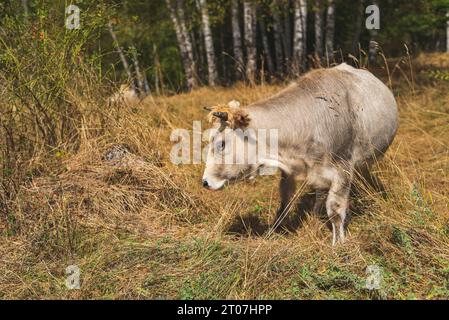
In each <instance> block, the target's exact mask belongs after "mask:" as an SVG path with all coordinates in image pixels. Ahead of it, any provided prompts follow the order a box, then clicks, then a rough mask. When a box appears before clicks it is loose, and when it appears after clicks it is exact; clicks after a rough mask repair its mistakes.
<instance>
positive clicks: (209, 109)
mask: <svg viewBox="0 0 449 320" xmlns="http://www.w3.org/2000/svg"><path fill="white" fill-rule="evenodd" d="M203 109H204V110H207V111H212V107H204V108H203Z"/></svg>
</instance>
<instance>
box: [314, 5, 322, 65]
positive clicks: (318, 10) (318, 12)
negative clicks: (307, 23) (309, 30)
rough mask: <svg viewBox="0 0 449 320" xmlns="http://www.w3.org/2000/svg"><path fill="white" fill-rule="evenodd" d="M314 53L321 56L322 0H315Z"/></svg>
mask: <svg viewBox="0 0 449 320" xmlns="http://www.w3.org/2000/svg"><path fill="white" fill-rule="evenodd" d="M315 55H316V57H317V58H319V59H321V58H322V57H323V1H322V0H315Z"/></svg>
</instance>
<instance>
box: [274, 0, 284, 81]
mask: <svg viewBox="0 0 449 320" xmlns="http://www.w3.org/2000/svg"><path fill="white" fill-rule="evenodd" d="M275 4H276V6H275V8H273V13H272V14H273V37H274V53H275V61H276V70H277V72H278V73H279V74H281V73H282V72H283V68H284V62H283V56H282V25H281V17H280V16H279V4H278V2H276V3H275Z"/></svg>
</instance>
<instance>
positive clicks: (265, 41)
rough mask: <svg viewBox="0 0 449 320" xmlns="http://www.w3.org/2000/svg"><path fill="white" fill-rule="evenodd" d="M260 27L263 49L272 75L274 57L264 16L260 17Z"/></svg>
mask: <svg viewBox="0 0 449 320" xmlns="http://www.w3.org/2000/svg"><path fill="white" fill-rule="evenodd" d="M259 28H260V32H261V35H262V44H263V51H264V54H265V58H266V62H267V67H268V72H269V73H270V75H272V74H274V63H273V57H272V56H271V50H270V44H269V42H268V36H267V31H266V27H265V21H263V18H262V17H260V18H259Z"/></svg>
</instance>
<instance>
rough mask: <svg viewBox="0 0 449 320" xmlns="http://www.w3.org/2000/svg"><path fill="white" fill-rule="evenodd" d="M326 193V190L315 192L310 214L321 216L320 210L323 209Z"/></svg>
mask: <svg viewBox="0 0 449 320" xmlns="http://www.w3.org/2000/svg"><path fill="white" fill-rule="evenodd" d="M326 193H327V191H326V190H321V189H316V190H315V203H314V205H313V210H312V212H313V213H314V214H316V215H317V216H319V215H320V214H321V210H322V209H323V206H324V203H325V202H326Z"/></svg>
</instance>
